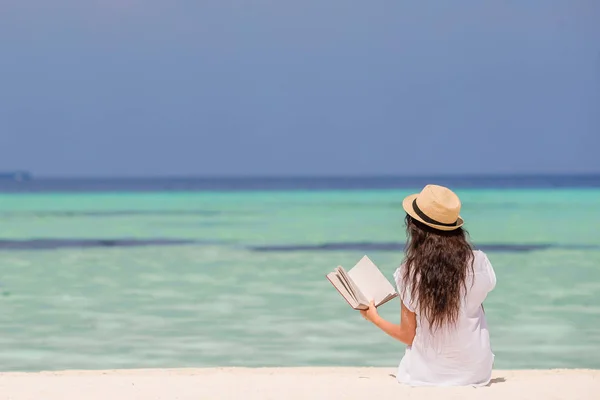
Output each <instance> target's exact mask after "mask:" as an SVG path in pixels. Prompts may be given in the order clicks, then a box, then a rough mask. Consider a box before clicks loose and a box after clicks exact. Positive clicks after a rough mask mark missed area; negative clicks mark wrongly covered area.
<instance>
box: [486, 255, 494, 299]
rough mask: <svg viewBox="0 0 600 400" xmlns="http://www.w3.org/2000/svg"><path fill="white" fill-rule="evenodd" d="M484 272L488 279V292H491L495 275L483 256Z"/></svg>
mask: <svg viewBox="0 0 600 400" xmlns="http://www.w3.org/2000/svg"><path fill="white" fill-rule="evenodd" d="M484 271H485V273H486V275H487V277H488V292H491V291H492V290H494V288H495V287H496V273H495V272H494V267H492V263H491V262H490V260H489V258H488V257H487V255H486V254H484Z"/></svg>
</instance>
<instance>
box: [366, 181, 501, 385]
mask: <svg viewBox="0 0 600 400" xmlns="http://www.w3.org/2000/svg"><path fill="white" fill-rule="evenodd" d="M403 207H404V210H405V211H406V214H407V215H406V231H407V235H408V243H407V245H406V249H405V259H404V263H403V264H402V266H401V267H400V268H398V270H397V271H396V272H395V274H394V279H395V280H396V284H397V286H398V292H399V294H400V298H401V300H402V301H401V308H402V310H401V317H400V318H401V322H400V324H399V325H397V324H393V323H391V322H388V321H386V320H384V319H383V318H382V317H380V316H379V315H378V313H377V309H376V308H375V307H374V305H373V303H371V307H369V309H368V310H366V311H361V314H362V315H363V317H364V318H365V319H367V320H369V321H371V322H373V323H374V324H375V325H376V326H378V327H379V328H380V329H381V330H383V331H384V332H385V333H387V334H388V335H390V336H392V337H393V338H395V339H398V340H400V341H401V342H404V343H406V344H407V345H408V346H407V347H406V352H405V354H404V357H403V358H402V361H401V362H400V366H399V368H398V375H397V378H398V381H399V382H402V383H406V384H409V385H413V386H422V385H430V386H454V385H475V386H479V385H487V384H488V383H489V381H490V378H491V373H492V365H493V363H494V354H493V353H492V350H491V347H490V337H489V332H488V328H487V323H486V319H485V313H484V310H483V301H484V300H485V298H486V296H487V294H488V293H489V292H490V291H491V290H492V289H493V288H494V286H495V285H496V275H495V273H494V270H493V268H492V265H491V264H490V262H489V260H488V258H487V257H486V255H485V254H484V253H483V252H481V251H474V250H473V248H472V247H471V245H470V244H469V242H468V241H467V233H466V232H465V231H464V230H463V229H462V225H463V220H462V218H461V217H460V215H459V213H460V207H461V204H460V200H459V198H458V196H456V194H454V193H453V192H452V191H451V190H450V189H447V188H445V187H441V186H436V185H428V186H426V187H425V188H424V189H423V191H422V192H421V193H419V194H417V195H412V196H408V197H407V198H406V199H404V202H403Z"/></svg>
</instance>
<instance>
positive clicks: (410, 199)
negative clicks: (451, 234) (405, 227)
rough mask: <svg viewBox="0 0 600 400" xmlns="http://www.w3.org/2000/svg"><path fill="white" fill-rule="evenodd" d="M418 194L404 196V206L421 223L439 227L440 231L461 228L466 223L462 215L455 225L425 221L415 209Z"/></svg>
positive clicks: (434, 227) (435, 227)
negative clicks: (414, 204)
mask: <svg viewBox="0 0 600 400" xmlns="http://www.w3.org/2000/svg"><path fill="white" fill-rule="evenodd" d="M418 196H419V194H418V193H417V194H411V195H410V196H406V197H405V198H404V201H403V202H402V208H404V211H406V213H407V214H408V215H410V216H411V217H412V218H414V219H416V220H417V221H419V222H420V223H422V224H424V225H427V226H429V227H432V228H433V229H437V230H438V231H453V230H456V229H458V228H460V227H461V226H463V224H464V223H465V222H464V221H463V219H462V218H461V217H460V216H459V217H458V220H457V221H456V225H453V226H445V225H436V224H431V223H429V222H425V221H423V219H422V218H421V217H419V216H418V215H417V213H416V212H415V209H414V208H413V202H414V201H415V199H416V198H417V197H418Z"/></svg>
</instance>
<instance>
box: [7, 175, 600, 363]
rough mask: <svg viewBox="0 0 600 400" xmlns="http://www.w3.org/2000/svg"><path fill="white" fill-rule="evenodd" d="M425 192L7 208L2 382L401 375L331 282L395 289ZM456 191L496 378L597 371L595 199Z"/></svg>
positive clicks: (51, 196) (598, 232)
mask: <svg viewBox="0 0 600 400" xmlns="http://www.w3.org/2000/svg"><path fill="white" fill-rule="evenodd" d="M359 186H360V185H359ZM417 189H418V187H417V186H416V185H415V187H414V188H411V187H406V188H396V189H395V188H363V189H361V188H360V187H354V188H353V189H352V190H347V189H333V190H326V189H323V188H320V190H309V189H298V190H291V189H289V188H284V189H274V190H251V188H246V189H245V190H242V191H238V190H204V191H202V190H200V191H195V190H191V191H184V190H162V191H152V190H147V191H127V190H125V189H123V190H121V191H109V190H108V189H107V190H96V191H94V190H91V191H82V192H77V191H64V190H56V191H52V190H50V189H44V190H39V191H27V190H25V191H14V190H11V192H12V193H4V194H0V330H1V333H0V369H1V370H4V371H17V370H21V371H37V370H61V369H108V368H151V367H161V368H163V367H164V368H167V367H209V366H306V365H335V366H338V365H339V366H363V365H369V366H388V367H395V366H396V365H397V363H398V362H399V360H400V357H401V355H402V353H403V346H402V345H401V344H400V343H399V342H394V341H393V340H392V339H390V338H388V337H387V336H385V335H384V334H383V333H382V332H380V331H378V330H376V329H375V328H374V327H373V326H371V325H369V324H368V323H367V322H365V321H364V320H363V319H362V318H361V317H360V316H359V315H358V314H357V312H355V311H353V310H351V309H350V308H349V307H348V306H347V304H346V303H345V302H344V301H343V299H342V298H341V297H339V294H338V293H337V292H336V291H335V290H334V289H333V288H332V287H331V286H330V284H329V282H328V281H327V280H326V279H325V274H326V273H327V272H329V271H330V270H331V269H333V268H334V267H335V266H337V265H338V264H341V265H343V266H346V267H351V266H352V265H353V264H354V262H356V261H357V260H358V259H359V258H360V257H361V256H362V255H364V254H367V255H369V257H371V258H372V259H373V260H374V261H375V263H376V264H378V266H379V267H380V268H381V269H382V270H383V271H384V272H385V273H386V274H387V276H388V277H389V278H390V280H391V276H392V273H393V271H394V269H395V268H396V267H397V266H398V265H399V264H400V262H401V261H402V251H401V248H402V247H401V245H402V242H403V241H404V239H405V235H404V227H403V217H404V214H403V211H402V208H401V201H402V199H403V197H404V196H405V195H407V194H410V193H412V192H414V191H415V190H417ZM456 191H457V193H458V194H459V195H460V196H461V198H462V200H463V213H462V215H463V217H464V218H465V220H466V228H467V229H468V230H469V232H470V233H471V236H472V239H473V241H474V243H475V245H476V246H477V247H480V248H482V249H483V250H485V251H486V252H487V254H488V256H489V258H490V259H491V261H492V263H493V265H494V268H495V270H496V274H497V278H498V285H497V287H496V289H495V290H494V291H493V292H492V293H491V295H490V296H489V297H488V300H487V301H486V303H485V308H486V312H487V315H488V321H489V325H490V329H491V335H492V345H493V350H494V353H495V354H496V367H497V368H502V369H521V368H555V367H568V368H579V367H581V368H600V189H599V188H593V187H588V188H569V187H563V188H552V187H543V188H537V189H529V188H526V187H520V188H501V189H494V188H476V187H467V186H464V185H463V187H462V188H460V187H459V188H457V189H456ZM146 240H147V242H146ZM381 313H382V314H384V315H385V316H386V317H388V318H390V319H398V318H399V303H397V302H391V303H388V304H386V305H384V306H383V307H382V308H381Z"/></svg>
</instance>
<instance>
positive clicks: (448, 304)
mask: <svg viewBox="0 0 600 400" xmlns="http://www.w3.org/2000/svg"><path fill="white" fill-rule="evenodd" d="M405 222H406V234H407V236H408V241H407V243H406V248H405V250H404V252H405V259H404V265H405V266H404V276H403V279H404V282H406V283H407V284H408V285H407V286H408V287H409V288H410V295H411V298H412V299H416V300H417V307H418V310H419V313H420V314H421V316H422V317H425V319H426V320H427V321H428V322H429V324H430V326H431V328H432V330H436V329H438V328H441V327H445V326H454V325H455V324H456V321H457V320H458V316H459V312H460V305H461V300H462V298H461V296H462V295H463V294H464V293H466V289H467V287H466V286H467V284H466V281H467V276H468V273H469V269H470V270H471V272H472V271H473V248H472V246H471V244H470V243H469V240H468V235H469V234H468V232H467V231H466V230H464V229H462V228H458V229H455V230H453V231H439V230H436V229H433V228H430V227H428V226H427V225H425V224H422V223H421V222H419V221H417V220H415V219H414V218H412V217H411V216H410V215H406V220H405Z"/></svg>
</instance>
